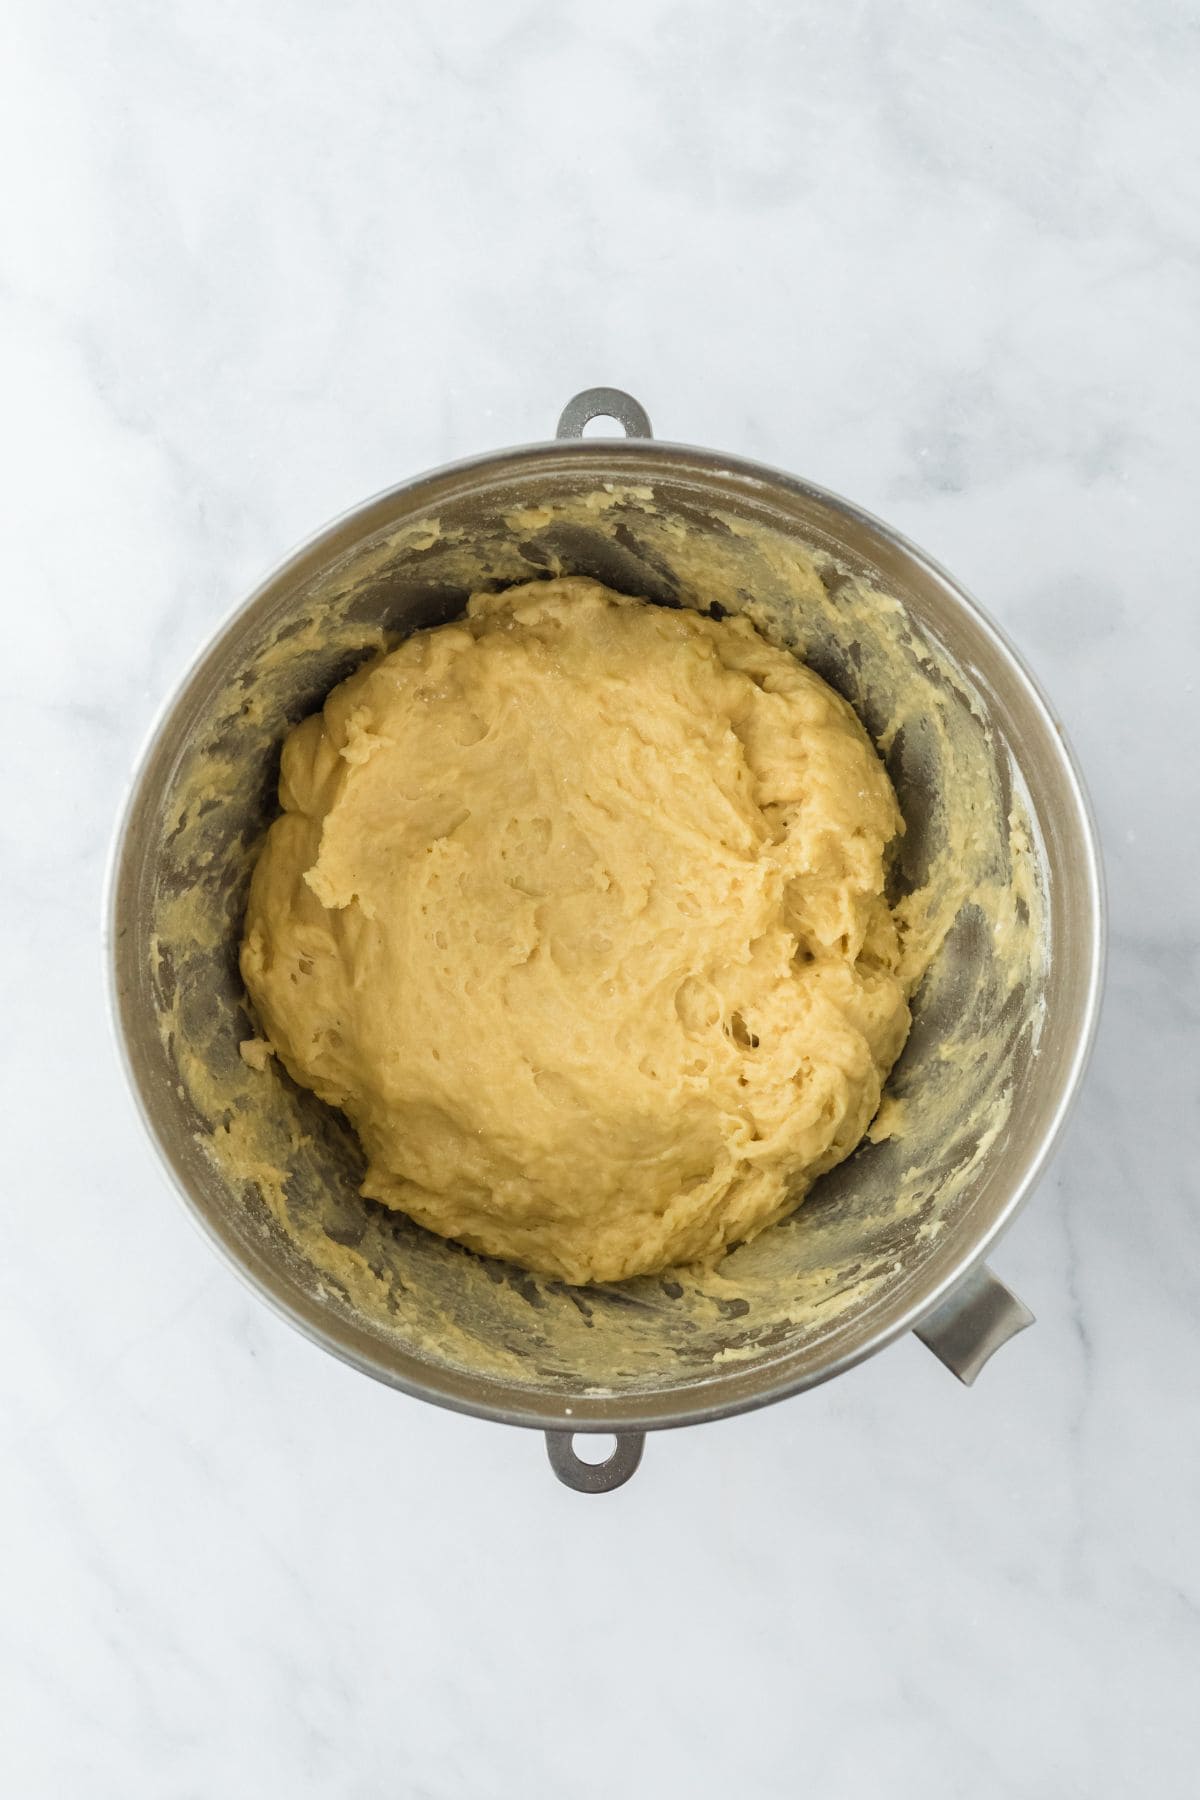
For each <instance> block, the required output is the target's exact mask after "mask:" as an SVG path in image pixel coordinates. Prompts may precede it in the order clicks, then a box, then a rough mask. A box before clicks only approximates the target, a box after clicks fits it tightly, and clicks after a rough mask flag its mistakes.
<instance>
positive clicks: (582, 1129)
mask: <svg viewBox="0 0 1200 1800" xmlns="http://www.w3.org/2000/svg"><path fill="white" fill-rule="evenodd" d="M280 800H281V802H282V804H283V807H284V809H285V810H284V812H283V815H282V817H281V818H279V819H278V820H276V822H275V824H274V825H273V826H272V827H271V830H270V833H269V834H268V837H267V841H266V845H265V847H264V849H263V852H262V855H261V856H260V858H259V861H258V864H257V867H256V869H255V873H254V878H253V882H252V885H251V890H250V900H249V905H248V909H247V914H246V927H245V941H244V943H243V946H242V972H243V975H244V978H245V981H246V985H247V988H248V989H249V992H250V995H251V998H252V1000H253V1002H254V1005H255V1007H256V1009H257V1013H258V1017H259V1019H260V1021H261V1025H262V1029H263V1031H264V1034H265V1036H266V1038H267V1039H268V1040H269V1042H270V1044H271V1046H272V1047H273V1048H274V1049H275V1051H276V1052H277V1053H278V1055H279V1056H280V1058H281V1059H282V1061H283V1063H284V1065H285V1067H286V1068H287V1070H288V1072H289V1074H291V1075H292V1077H293V1078H294V1079H295V1080H296V1081H298V1082H300V1083H301V1084H302V1085H304V1086H305V1087H308V1088H312V1089H313V1090H314V1091H315V1092H316V1093H317V1094H319V1095H320V1096H321V1098H322V1099H323V1100H326V1101H328V1102H329V1103H330V1104H331V1105H333V1106H337V1107H341V1108H342V1110H343V1111H344V1112H345V1113H346V1114H347V1115H348V1116H349V1118H350V1120H351V1121H352V1123H353V1125H354V1127H355V1129H356V1131H357V1133H358V1135H359V1138H360V1139H361V1141H362V1144H363V1147H364V1149H365V1151H366V1154H367V1159H368V1170H367V1175H366V1179H365V1181H364V1183H363V1190H362V1191H363V1193H364V1194H365V1195H367V1196H369V1197H371V1198H373V1199H376V1200H380V1201H383V1202H384V1203H385V1204H387V1205H388V1206H391V1207H396V1208H399V1209H401V1210H402V1211H404V1212H405V1213H408V1214H409V1215H410V1216H411V1217H412V1218H414V1219H416V1220H418V1221H419V1222H420V1223H421V1224H422V1225H426V1226H428V1227H429V1228H430V1229H431V1230H433V1231H436V1232H440V1233H442V1234H443V1235H444V1236H446V1237H453V1238H458V1239H460V1240H461V1241H462V1242H463V1243H465V1244H468V1245H470V1246H471V1247H472V1248H474V1249H476V1250H481V1251H484V1252H486V1253H488V1254H490V1255H493V1256H500V1257H507V1258H509V1259H511V1260H512V1261H514V1262H517V1263H521V1264H523V1265H525V1266H526V1267H528V1268H531V1269H536V1270H539V1271H542V1272H545V1273H548V1274H552V1275H558V1276H561V1277H563V1278H564V1279H566V1280H567V1281H570V1282H586V1281H609V1280H617V1279H620V1278H622V1277H624V1276H629V1275H635V1274H641V1273H645V1272H649V1271H655V1270H661V1269H664V1268H668V1267H670V1266H671V1265H674V1264H679V1263H686V1262H697V1261H704V1260H712V1259H714V1258H715V1257H716V1256H718V1255H719V1254H720V1253H721V1251H722V1250H723V1249H724V1248H725V1247H726V1246H728V1245H730V1244H733V1243H736V1242H739V1241H741V1240H744V1239H746V1238H749V1237H753V1236H754V1235H755V1234H756V1233H758V1232H759V1231H761V1230H762V1229H763V1228H764V1226H767V1225H769V1224H771V1223H772V1222H773V1221H774V1220H776V1219H779V1218H780V1217H782V1216H783V1215H784V1214H785V1213H787V1212H788V1211H789V1210H790V1209H791V1208H792V1207H793V1206H794V1205H795V1204H796V1203H797V1201H798V1200H799V1199H800V1198H801V1197H802V1195H803V1193H804V1192H805V1190H806V1189H807V1188H808V1187H809V1186H810V1185H811V1183H812V1182H813V1180H814V1179H815V1178H816V1177H817V1176H818V1175H819V1174H821V1173H822V1172H823V1171H824V1170H826V1169H828V1168H830V1167H832V1166H833V1164H835V1163H837V1162H839V1161H841V1159H842V1158H843V1157H845V1156H847V1155H848V1154H849V1152H850V1151H851V1150H852V1149H853V1148H854V1146H855V1145H856V1144H857V1143H858V1141H859V1139H860V1138H861V1137H862V1135H863V1133H864V1131H865V1130H866V1128H867V1126H868V1124H869V1123H870V1121H871V1118H872V1116H873V1114H874V1113H875V1110H876V1108H877V1106H878V1104H879V1099H880V1092H881V1089H882V1085H883V1082H884V1080H885V1079H886V1077H887V1074H888V1071H889V1070H890V1068H891V1066H892V1064H893V1062H894V1061H895V1059H896V1057H897V1055H898V1054H899V1051H900V1048H901V1045H902V1044H903V1042H904V1039H905V1036H906V1034H907V1031H908V1026H909V1012H908V1005H907V997H906V990H905V986H904V983H903V982H902V980H901V978H900V975H899V973H898V968H899V950H898V945H897V934H896V927H895V923H894V921H893V919H892V915H891V913H890V912H889V910H888V907H887V904H886V902H885V900H884V897H883V889H884V863H885V853H886V850H887V847H888V845H889V843H890V841H891V840H892V839H893V838H894V837H895V836H896V835H897V833H898V832H900V831H901V830H902V829H903V826H902V822H901V819H900V814H899V811H898V808H897V805H896V799H895V795H894V793H893V791H892V787H891V783H890V782H889V780H888V777H887V775H886V773H885V771H884V768H883V766H882V764H881V762H880V761H879V758H878V757H877V755H876V753H875V751H874V749H873V748H872V746H871V743H870V741H869V740H868V738H867V736H866V734H865V732H864V731H863V728H862V726H861V725H860V724H859V722H858V720H857V718H856V717H855V715H854V713H853V712H852V710H851V709H850V707H849V706H847V705H846V703H845V702H844V701H843V700H841V699H840V698H839V697H838V696H837V695H836V694H835V693H834V692H833V691H832V689H830V688H829V687H828V686H826V684H825V683H824V682H823V681H821V680H820V679H819V678H818V677H817V676H816V675H814V674H813V673H812V671H811V670H809V669H806V668H805V667H804V666H803V665H802V664H801V663H799V662H797V661H796V660H795V659H794V658H793V657H791V656H789V655H788V654H787V653H786V652H785V651H783V650H779V649H776V648H774V647H772V646H771V645H769V644H768V643H766V641H765V640H764V639H763V638H761V637H760V636H759V635H758V633H757V632H756V631H755V629H754V628H753V626H752V625H750V624H749V622H748V621H746V620H745V619H741V618H730V619H723V620H720V621H716V620H712V619H708V618H704V617H701V616H700V615H698V614H696V613H693V612H690V611H678V612H676V611H669V610H666V609H664V608H661V607H656V606H651V605H648V604H646V603H645V602H642V601H635V600H628V599H625V598H623V597H622V596H619V595H616V594H613V593H610V592H609V591H608V590H607V589H605V588H603V587H601V586H599V585H598V584H597V583H595V582H592V581H586V580H582V579H575V578H572V579H564V580H555V581H543V582H534V583H530V584H528V585H526V586H523V587H518V588H513V589H509V590H508V591H507V592H504V593H500V594H481V595H477V596H476V597H475V598H474V599H473V600H472V601H471V602H470V605H469V607H468V611H467V617H466V619H465V620H464V621H463V622H461V623H458V624H454V625H447V626H443V627H441V628H440V629H438V630H435V631H428V632H421V633H418V634H417V635H416V636H414V637H411V638H409V639H408V640H407V641H406V642H404V643H403V644H401V645H400V647H399V649H397V650H394V651H393V652H391V653H390V654H389V655H385V656H382V657H379V658H377V659H376V660H375V661H374V662H372V663H371V664H370V665H369V666H368V667H366V668H365V669H363V670H361V671H360V672H359V673H358V674H356V675H354V676H352V677H351V678H350V679H349V680H348V681H344V682H342V684H341V685H340V686H339V687H337V688H335V689H334V691H333V692H332V693H331V694H330V696H329V698H328V700H327V701H326V704H325V707H324V711H323V712H322V713H319V714H317V715H315V716H314V717H312V718H310V719H306V720H305V721H304V722H303V723H302V724H301V725H298V726H297V727H296V728H295V730H294V731H293V732H292V733H291V735H290V736H289V737H288V739H287V742H286V743H285V745H284V751H283V768H282V774H281V779H280Z"/></svg>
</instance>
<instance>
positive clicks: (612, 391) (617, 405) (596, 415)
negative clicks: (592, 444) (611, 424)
mask: <svg viewBox="0 0 1200 1800" xmlns="http://www.w3.org/2000/svg"><path fill="white" fill-rule="evenodd" d="M589 419H615V420H616V421H617V424H618V425H620V426H621V428H622V429H623V431H624V433H625V436H626V437H631V438H648V437H653V436H654V433H653V431H651V429H650V415H649V413H648V412H647V411H646V409H645V407H644V406H643V405H642V404H641V402H640V401H639V400H635V399H634V397H633V395H632V394H627V393H626V392H625V391H624V389H623V388H584V390H583V392H582V394H576V395H575V398H574V399H573V400H568V401H567V404H566V405H565V406H564V407H563V409H562V414H561V416H560V418H559V421H558V425H557V428H556V429H555V433H554V435H555V437H560V438H577V437H582V436H583V428H584V426H585V425H586V424H587V422H588V420H589Z"/></svg>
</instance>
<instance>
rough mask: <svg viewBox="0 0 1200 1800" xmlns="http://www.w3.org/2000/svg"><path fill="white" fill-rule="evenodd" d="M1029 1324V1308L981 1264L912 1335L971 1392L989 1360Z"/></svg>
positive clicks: (1030, 1323) (1031, 1320) (923, 1320)
mask: <svg viewBox="0 0 1200 1800" xmlns="http://www.w3.org/2000/svg"><path fill="white" fill-rule="evenodd" d="M1032 1324H1033V1314H1032V1313H1031V1312H1030V1310H1029V1308H1028V1307H1027V1306H1025V1305H1024V1304H1023V1303H1022V1302H1021V1301H1020V1300H1018V1299H1017V1296H1016V1295H1015V1294H1012V1293H1010V1292H1009V1290H1008V1289H1007V1288H1006V1287H1005V1285H1004V1283H1003V1282H1002V1281H997V1279H996V1277H995V1276H994V1275H993V1274H992V1271H991V1270H990V1269H989V1268H988V1267H987V1265H986V1263H981V1264H980V1266H979V1268H977V1269H975V1270H973V1271H972V1272H971V1274H970V1275H968V1276H967V1277H966V1279H965V1280H964V1281H960V1282H959V1284H958V1286H957V1287H956V1288H955V1289H954V1291H953V1293H952V1294H951V1295H950V1297H949V1299H947V1300H943V1301H942V1303H941V1305H940V1306H937V1307H935V1308H934V1310H933V1311H932V1312H931V1313H930V1314H929V1316H928V1317H927V1318H924V1319H922V1320H921V1323H920V1324H919V1325H917V1326H914V1330H915V1332H916V1335H917V1336H918V1337H919V1338H920V1340H921V1342H922V1343H923V1344H924V1345H925V1347H926V1348H927V1349H929V1350H932V1351H933V1354H934V1355H935V1356H936V1357H937V1358H938V1360H939V1361H940V1362H944V1363H945V1365H946V1367H947V1368H948V1369H949V1370H950V1371H951V1373H952V1374H954V1375H957V1376H958V1379H959V1380H960V1381H961V1382H963V1383H965V1385H966V1386H967V1387H970V1385H971V1383H972V1382H973V1381H974V1379H975V1377H976V1376H977V1375H978V1373H979V1371H980V1369H982V1367H983V1365H984V1363H985V1362H986V1361H987V1360H988V1358H989V1356H991V1355H992V1354H993V1353H994V1352H995V1351H997V1350H999V1348H1000V1346H1001V1344H1007V1342H1008V1340H1009V1338H1010V1337H1015V1336H1016V1334H1017V1332H1018V1331H1024V1329H1025V1327H1026V1325H1032Z"/></svg>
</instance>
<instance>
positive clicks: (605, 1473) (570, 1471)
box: [546, 1431, 646, 1494]
mask: <svg viewBox="0 0 1200 1800" xmlns="http://www.w3.org/2000/svg"><path fill="white" fill-rule="evenodd" d="M615 1435H616V1440H617V1441H616V1444H615V1446H614V1448H613V1453H612V1455H611V1456H608V1457H606V1458H605V1460H604V1461H603V1462H598V1463H597V1462H584V1460H583V1458H582V1456H577V1455H576V1454H575V1436H576V1434H575V1433H574V1432H573V1431H548V1432H547V1433H546V1454H547V1455H548V1456H549V1458H550V1467H551V1468H552V1469H553V1470H554V1473H555V1474H556V1475H557V1476H558V1479H559V1480H560V1481H561V1482H562V1483H563V1485H564V1486H565V1487H569V1488H574V1489H575V1492H576V1493H577V1494H610V1493H611V1492H612V1490H613V1489H614V1488H619V1487H622V1486H623V1485H624V1484H625V1482H627V1481H628V1480H629V1477H630V1476H631V1475H632V1474H633V1473H634V1472H635V1470H636V1469H637V1466H638V1464H639V1463H640V1462H641V1460H642V1449H643V1446H644V1445H645V1442H646V1434H645V1432H644V1431H618V1432H617V1433H616V1434H615Z"/></svg>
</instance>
